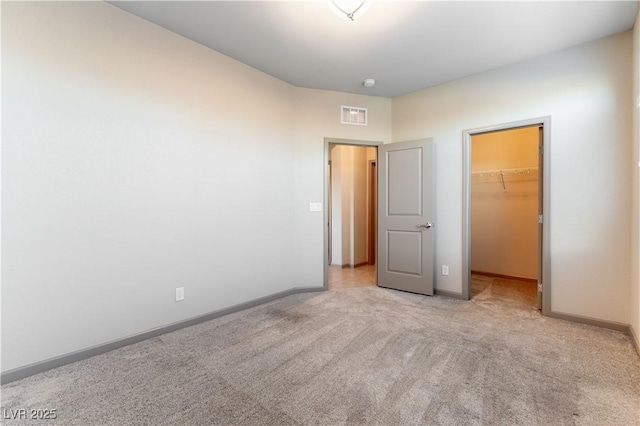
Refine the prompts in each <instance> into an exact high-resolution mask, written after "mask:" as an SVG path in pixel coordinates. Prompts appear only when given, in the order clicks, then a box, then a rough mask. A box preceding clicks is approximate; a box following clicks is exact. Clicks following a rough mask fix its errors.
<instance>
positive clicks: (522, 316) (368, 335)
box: [2, 283, 640, 426]
mask: <svg viewBox="0 0 640 426" xmlns="http://www.w3.org/2000/svg"><path fill="white" fill-rule="evenodd" d="M476 284H477V285H476V287H478V285H483V284H482V283H480V284H478V283H476ZM485 284H486V283H485ZM492 284H493V283H492ZM490 288H491V286H489V285H485V286H484V289H480V290H479V294H478V295H477V296H476V297H475V298H474V300H473V301H471V302H465V301H460V300H454V299H449V298H443V297H437V296H436V297H425V296H419V295H415V294H409V293H402V292H397V291H393V290H387V289H381V288H378V287H362V288H349V289H344V290H340V291H329V292H324V293H314V294H311V293H307V294H300V295H295V296H290V297H287V298H284V299H281V300H278V301H275V302H271V303H268V304H265V305H261V306H258V307H255V308H252V309H249V310H246V311H243V312H238V313H235V314H232V315H228V316H226V317H222V318H218V319H216V320H212V321H209V322H206V323H202V324H199V325H196V326H193V327H190V328H187V329H183V330H180V331H177V332H174V333H170V334H166V335H163V336H160V337H157V338H153V339H150V340H147V341H144V342H141V343H138V344H135V345H131V346H128V347H125V348H121V349H119V350H115V351H112V352H109V353H107V354H103V355H100V356H96V357H93V358H90V359H87V360H84V361H81V362H78V363H75V364H72V365H68V366H64V367H61V368H58V369H55V370H51V371H49V372H46V373H42V374H38V375H36V376H32V377H30V378H27V379H23V380H20V381H17V382H14V383H10V384H8V385H4V386H3V387H2V408H3V409H4V410H8V409H18V408H45V409H46V408H50V409H56V410H57V415H58V419H57V420H56V421H55V422H42V421H38V422H33V423H34V424H48V423H53V424H65V425H94V424H100V425H102V424H111V425H129V424H146V425H191V424H193V425H213V424H219V425H289V424H291V425H338V424H359V425H376V424H379V425H403V424H407V425H411V424H444V425H474V424H484V425H515V424H523V425H573V424H575V425H583V424H584V425H599V426H601V425H638V424H640V357H638V355H637V353H636V352H635V351H634V349H633V347H632V344H631V341H630V339H629V337H628V336H626V335H624V334H622V333H619V332H615V331H611V330H605V329H600V328H596V327H591V326H586V325H581V324H574V323H570V322H565V321H561V320H555V319H551V318H545V317H542V316H540V315H539V314H538V313H537V311H535V310H534V309H533V308H532V307H523V306H519V305H518V306H509V305H499V304H498V303H496V299H495V297H494V296H492V294H491V293H489V294H487V291H488V289H490ZM476 290H478V289H476ZM483 293H484V296H483ZM498 293H499V292H498ZM3 424H6V425H13V424H22V422H16V421H10V420H4V421H3Z"/></svg>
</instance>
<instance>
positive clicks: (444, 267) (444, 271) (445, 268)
mask: <svg viewBox="0 0 640 426" xmlns="http://www.w3.org/2000/svg"><path fill="white" fill-rule="evenodd" d="M442 275H449V266H447V265H442Z"/></svg>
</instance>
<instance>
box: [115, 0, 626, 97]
mask: <svg viewBox="0 0 640 426" xmlns="http://www.w3.org/2000/svg"><path fill="white" fill-rule="evenodd" d="M109 3H111V4H113V5H115V6H117V7H119V8H121V9H124V10H126V11H129V12H131V13H133V14H135V15H137V16H139V17H142V18H144V19H146V20H148V21H151V22H154V23H156V24H158V25H160V26H162V27H164V28H166V29H168V30H170V31H173V32H175V33H178V34H180V35H182V36H184V37H187V38H189V39H191V40H194V41H196V42H198V43H201V44H203V45H205V46H207V47H210V48H211V49H214V50H216V51H218V52H221V53H224V54H225V55H228V56H230V57H232V58H235V59H237V60H239V61H241V62H243V63H245V64H247V65H250V66H252V67H253V68H256V69H259V70H261V71H263V72H265V73H267V74H270V75H272V76H274V77H277V78H279V79H281V80H284V81H286V82H288V83H290V84H292V85H294V86H299V87H308V88H315V89H325V90H336V91H341V92H349V93H360V94H368V95H374V96H384V97H394V96H398V95H402V94H405V93H408V92H413V91H415V90H419V89H422V88H425V87H429V86H433V85H436V84H440V83H444V82H447V81H451V80H455V79H458V78H461V77H464V76H468V75H471V74H476V73H479V72H482V71H486V70H489V69H492V68H496V67H500V66H503V65H507V64H511V63H515V62H518V61H522V60H525V59H528V58H532V57H535V56H539V55H543V54H546V53H550V52H554V51H557V50H561V49H564V48H567V47H570V46H574V45H577V44H581V43H585V42H588V41H591V40H595V39H598V38H602V37H606V36H608V35H611V34H615V33H618V32H621V31H625V30H628V29H631V28H632V27H633V24H634V21H635V17H636V15H637V13H638V2H635V1H620V2H616V1H586V2H582V1H535V2H524V1H515V2H485V1H472V2H459V1H376V0H374V3H373V4H372V5H371V8H370V9H369V11H368V12H367V14H365V15H364V16H363V17H362V18H360V19H359V20H356V21H355V22H351V21H347V20H342V19H340V18H338V17H336V16H335V15H334V14H333V13H332V12H331V11H330V9H329V7H328V6H327V2H326V1H256V2H248V1H189V2H185V1H110V2H109ZM365 78H375V79H376V85H375V87H373V88H370V89H367V88H365V87H363V86H362V81H363V80H364V79H365Z"/></svg>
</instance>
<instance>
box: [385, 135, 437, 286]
mask: <svg viewBox="0 0 640 426" xmlns="http://www.w3.org/2000/svg"><path fill="white" fill-rule="evenodd" d="M378 153H379V155H378V166H379V167H378V169H379V172H378V173H379V176H378V213H379V217H378V237H379V240H378V285H379V286H381V287H388V288H393V289H396V290H404V291H410V292H413V293H420V294H427V295H433V256H434V253H433V244H434V230H433V228H432V224H433V211H434V209H433V196H434V190H433V141H432V140H431V139H429V140H420V141H411V142H398V143H393V144H389V145H382V146H380V147H379V149H378Z"/></svg>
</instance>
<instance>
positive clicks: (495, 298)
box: [463, 120, 550, 314]
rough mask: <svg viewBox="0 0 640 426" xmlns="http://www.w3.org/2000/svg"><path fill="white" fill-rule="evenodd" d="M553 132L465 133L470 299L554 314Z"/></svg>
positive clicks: (528, 128)
mask: <svg viewBox="0 0 640 426" xmlns="http://www.w3.org/2000/svg"><path fill="white" fill-rule="evenodd" d="M545 134H546V131H545V120H541V121H538V120H534V122H532V123H527V122H524V123H520V124H519V125H515V126H504V127H496V128H490V129H480V130H476V131H469V132H465V145H466V146H465V175H466V176H465V208H464V212H465V227H464V228H465V235H464V243H465V247H464V248H465V256H463V261H464V262H465V265H464V268H465V269H464V271H465V272H464V273H463V276H464V275H466V276H465V278H466V283H464V284H463V292H464V293H465V294H464V296H465V298H466V299H470V300H474V301H476V302H477V303H490V304H492V305H498V306H505V307H507V306H508V307H512V308H516V309H523V310H531V311H535V310H542V311H543V314H545V312H547V311H548V310H550V306H549V305H550V298H549V296H550V291H549V282H548V266H549V265H548V262H544V259H545V257H546V254H547V253H548V238H545V234H546V232H545V231H546V229H545V227H544V222H545V214H544V212H545V210H547V211H548V209H547V207H548V206H547V205H548V203H547V202H546V201H547V200H546V198H547V197H546V196H547V194H548V191H545V186H546V184H547V183H546V182H545V179H544V177H545V173H544V171H545V158H544V157H545V155H544V154H545V143H546V142H547V141H545ZM547 219H548V218H547ZM543 296H544V297H543Z"/></svg>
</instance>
